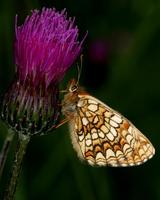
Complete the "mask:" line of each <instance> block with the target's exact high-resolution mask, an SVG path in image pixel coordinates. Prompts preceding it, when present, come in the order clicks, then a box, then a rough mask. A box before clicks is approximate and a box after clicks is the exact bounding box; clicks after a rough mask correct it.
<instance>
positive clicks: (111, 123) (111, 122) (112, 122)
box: [110, 120, 118, 127]
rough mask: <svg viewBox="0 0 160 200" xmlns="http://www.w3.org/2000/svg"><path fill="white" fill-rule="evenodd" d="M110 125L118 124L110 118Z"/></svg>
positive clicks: (115, 125) (116, 125)
mask: <svg viewBox="0 0 160 200" xmlns="http://www.w3.org/2000/svg"><path fill="white" fill-rule="evenodd" d="M110 125H111V126H113V127H118V124H117V123H116V122H114V121H112V120H110Z"/></svg>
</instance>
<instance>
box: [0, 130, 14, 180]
mask: <svg viewBox="0 0 160 200" xmlns="http://www.w3.org/2000/svg"><path fill="white" fill-rule="evenodd" d="M13 136H14V131H13V130H12V129H8V133H7V136H6V138H5V141H4V144H3V147H2V150H1V152H0V178H1V176H2V173H3V169H4V165H5V162H6V159H7V155H8V152H9V148H10V144H11V142H12V139H13Z"/></svg>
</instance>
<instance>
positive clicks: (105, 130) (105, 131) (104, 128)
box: [100, 125, 108, 133]
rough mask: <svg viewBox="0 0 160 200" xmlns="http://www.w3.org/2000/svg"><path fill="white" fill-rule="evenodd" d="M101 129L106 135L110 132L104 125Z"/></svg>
mask: <svg viewBox="0 0 160 200" xmlns="http://www.w3.org/2000/svg"><path fill="white" fill-rule="evenodd" d="M100 129H101V131H103V132H104V133H107V132H108V128H107V127H106V126H105V125H102V126H101V128H100Z"/></svg>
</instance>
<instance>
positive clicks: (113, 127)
mask: <svg viewBox="0 0 160 200" xmlns="http://www.w3.org/2000/svg"><path fill="white" fill-rule="evenodd" d="M62 113H63V114H64V115H65V116H66V119H67V121H68V122H69V127H70V133H71V139H72V143H73V147H74V149H75V150H76V152H77V154H78V156H79V158H80V159H81V160H85V161H87V162H88V163H89V164H90V165H92V166H95V165H97V166H106V165H107V166H112V167H127V166H135V165H140V164H142V163H144V162H146V161H147V160H149V159H150V158H152V156H153V155H154V154H155V149H154V147H153V146H152V144H151V142H150V141H149V140H148V139H147V138H146V137H145V136H144V135H143V134H142V133H141V132H140V131H139V130H138V129H137V128H136V127H135V126H134V125H133V124H132V123H131V122H130V121H129V120H128V119H126V118H125V117H123V116H122V115H121V114H120V113H118V112H117V111H115V110H113V109H112V108H110V107H109V106H107V105H105V104H104V103H103V102H101V101H100V100H98V99H96V98H95V97H92V96H91V95H89V94H88V93H87V92H85V91H84V90H83V89H82V88H80V87H78V84H77V83H76V81H75V80H74V79H73V80H71V82H70V83H69V87H68V89H67V94H66V95H65V96H64V100H63V102H62Z"/></svg>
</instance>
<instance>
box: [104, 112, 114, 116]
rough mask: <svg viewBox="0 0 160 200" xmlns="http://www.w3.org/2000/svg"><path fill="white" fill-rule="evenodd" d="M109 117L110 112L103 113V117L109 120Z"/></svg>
mask: <svg viewBox="0 0 160 200" xmlns="http://www.w3.org/2000/svg"><path fill="white" fill-rule="evenodd" d="M111 115H112V113H111V112H108V111H106V112H105V113H104V116H105V117H107V118H110V117H111Z"/></svg>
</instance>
